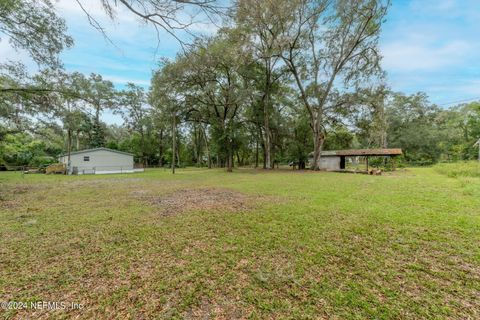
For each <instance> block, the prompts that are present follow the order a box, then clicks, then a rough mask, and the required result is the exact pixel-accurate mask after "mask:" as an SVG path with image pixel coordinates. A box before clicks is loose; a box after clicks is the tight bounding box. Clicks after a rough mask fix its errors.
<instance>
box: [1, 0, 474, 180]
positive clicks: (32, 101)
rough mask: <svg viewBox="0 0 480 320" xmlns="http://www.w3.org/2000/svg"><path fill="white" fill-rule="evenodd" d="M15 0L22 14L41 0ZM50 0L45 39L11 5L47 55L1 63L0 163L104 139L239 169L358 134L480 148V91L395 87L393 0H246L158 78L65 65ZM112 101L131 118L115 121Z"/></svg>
mask: <svg viewBox="0 0 480 320" xmlns="http://www.w3.org/2000/svg"><path fill="white" fill-rule="evenodd" d="M13 3H15V4H16V5H17V6H19V7H18V8H20V9H23V10H24V11H22V12H23V13H22V15H23V16H26V15H28V12H29V11H28V10H27V9H28V8H29V6H33V5H39V4H38V3H35V2H32V1H19V0H15V1H14V0H12V4H13ZM39 3H40V2H39ZM41 3H43V4H44V7H43V9H42V10H41V11H37V12H43V13H44V15H43V16H42V14H37V16H35V17H32V19H34V20H33V21H34V22H35V21H36V20H35V19H37V20H38V21H39V22H38V23H39V26H42V28H39V29H37V32H41V34H40V35H39V36H37V37H36V38H35V39H33V40H31V39H30V40H29V38H28V37H30V36H31V34H30V33H28V32H27V31H28V29H22V28H23V27H24V26H21V25H20V26H17V25H15V23H14V22H11V21H14V20H15V19H18V16H19V15H18V12H17V11H18V10H19V9H16V10H17V11H15V10H13V9H12V7H9V6H8V4H4V7H2V8H0V17H1V18H0V31H3V32H4V33H5V30H6V31H7V32H10V33H12V32H13V31H15V30H17V31H18V30H23V31H24V33H21V32H16V33H15V34H16V36H17V38H18V39H20V40H19V41H18V43H15V45H16V46H19V47H22V48H27V49H29V52H30V53H31V55H32V57H35V58H36V59H37V62H38V64H39V66H40V70H39V72H38V73H36V74H34V75H31V74H29V73H28V72H27V71H26V69H25V67H24V66H23V65H21V64H19V63H8V62H6V63H3V64H2V65H1V66H0V72H1V73H0V95H1V97H2V99H1V101H0V165H1V164H4V165H39V164H42V163H48V162H51V161H55V157H56V156H58V154H60V153H68V152H71V151H75V150H81V149H85V148H95V147H102V146H104V147H109V148H112V149H119V150H122V151H127V152H132V153H134V154H135V159H136V161H137V162H138V163H143V164H145V165H157V166H171V167H172V168H173V169H174V168H175V167H176V166H186V165H195V166H205V167H209V168H211V167H224V168H226V170H228V171H232V169H233V168H234V167H235V166H253V167H261V168H265V169H272V168H274V167H275V166H276V165H279V164H288V163H295V164H296V165H298V166H299V167H300V168H305V167H306V166H307V165H308V162H309V160H311V163H312V164H313V165H312V166H311V168H312V169H319V166H318V163H319V159H320V157H321V152H322V150H333V149H346V148H379V147H381V148H385V147H395V148H402V149H403V151H404V161H406V162H410V163H414V164H420V165H423V164H431V163H435V162H438V161H443V160H446V161H455V160H461V159H473V158H474V157H475V156H476V154H477V153H476V151H475V150H474V147H473V145H474V143H475V141H477V140H478V138H479V137H480V103H476V102H472V103H469V104H461V105H457V106H454V107H450V108H441V107H439V106H436V105H434V104H432V103H430V102H429V100H428V97H427V95H426V94H424V93H417V94H413V95H405V94H403V93H398V92H392V91H391V90H390V89H389V88H388V82H387V77H386V75H385V73H384V71H383V70H382V68H381V52H380V50H379V47H378V39H379V35H380V32H381V27H382V23H383V22H384V20H385V16H386V14H387V9H388V7H389V2H388V1H381V0H361V1H352V0H338V1H326V0H325V1H322V0H294V1H269V0H265V1H253V0H238V1H236V2H234V3H233V4H232V5H231V7H230V8H228V13H227V14H226V15H225V17H224V18H225V19H224V20H225V21H224V23H223V26H222V27H221V28H220V29H219V30H218V32H217V33H216V34H215V35H213V36H209V37H205V36H203V37H197V38H196V39H195V40H194V41H193V42H192V43H190V44H188V45H187V44H185V45H184V46H183V49H182V50H181V51H180V52H179V53H178V54H177V56H176V57H175V58H174V59H162V60H161V61H160V64H159V68H158V69H157V70H155V71H154V73H153V76H152V80H151V86H150V87H149V88H148V89H146V88H143V87H140V86H137V85H135V84H132V83H129V84H128V85H126V86H125V87H124V88H123V89H118V88H116V87H115V86H114V85H113V84H112V83H111V82H110V81H108V80H105V79H103V78H102V76H101V75H99V74H91V75H88V76H86V75H83V74H81V73H77V72H73V73H72V72H68V71H66V70H65V69H64V68H63V67H62V66H61V62H60V61H59V60H58V53H59V52H61V50H63V49H64V48H66V47H69V46H71V45H73V42H72V41H73V40H72V39H71V38H70V37H69V36H68V35H67V34H66V28H65V24H64V21H63V20H62V19H61V17H58V16H56V14H55V12H54V10H53V7H52V6H51V4H49V2H48V1H45V2H41ZM105 3H106V4H107V5H108V3H109V2H105ZM122 3H123V2H122ZM132 3H135V2H132ZM152 3H155V2H154V1H153V2H152ZM127 4H128V3H127ZM206 4H207V3H206ZM208 4H210V3H209V2H208ZM22 5H23V7H22ZM197 5H198V4H197ZM148 8H149V9H150V10H159V8H155V7H148ZM175 8H176V10H177V11H176V13H178V11H179V10H182V8H181V7H177V6H176V7H175ZM215 8H217V7H215V6H212V7H211V9H209V8H203V9H205V10H207V12H209V13H210V14H213V13H215V14H216V13H217V11H215V10H216V9H215ZM9 9H10V11H9ZM30 9H31V8H30ZM133 9H135V7H133ZM106 10H108V6H107V7H106ZM166 14H168V12H167V13H166ZM5 17H7V18H8V20H7V19H6V18H5ZM47 22H48V23H47ZM42 23H43V24H42ZM46 25H49V26H50V27H45V26H46ZM40 29H41V30H40ZM12 30H13V31H12ZM39 30H40V31H39ZM30 31H31V30H30ZM23 38H25V39H24V41H23V42H22V39H23ZM39 39H40V40H39ZM42 39H43V40H45V39H48V41H43V40H42ZM34 40H35V41H34ZM106 111H108V112H109V113H113V114H117V115H120V116H121V118H122V119H123V123H122V124H121V125H113V124H107V123H105V122H104V120H103V118H102V115H103V114H105V112H106Z"/></svg>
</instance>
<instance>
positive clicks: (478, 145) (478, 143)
mask: <svg viewBox="0 0 480 320" xmlns="http://www.w3.org/2000/svg"><path fill="white" fill-rule="evenodd" d="M473 146H474V147H478V161H480V139H478V140H477V142H475V144H474V145H473Z"/></svg>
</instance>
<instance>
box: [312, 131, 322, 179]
mask: <svg viewBox="0 0 480 320" xmlns="http://www.w3.org/2000/svg"><path fill="white" fill-rule="evenodd" d="M324 142H325V135H324V134H323V132H322V131H321V130H320V129H318V128H317V129H315V130H314V131H313V167H312V168H311V169H313V170H320V160H321V154H322V149H323V143H324Z"/></svg>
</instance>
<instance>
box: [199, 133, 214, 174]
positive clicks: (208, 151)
mask: <svg viewBox="0 0 480 320" xmlns="http://www.w3.org/2000/svg"><path fill="white" fill-rule="evenodd" d="M200 126H201V127H200V128H201V129H202V136H203V141H204V142H205V150H207V159H208V169H212V157H211V155H210V148H209V147H208V139H207V133H206V132H205V128H204V127H203V126H202V125H200Z"/></svg>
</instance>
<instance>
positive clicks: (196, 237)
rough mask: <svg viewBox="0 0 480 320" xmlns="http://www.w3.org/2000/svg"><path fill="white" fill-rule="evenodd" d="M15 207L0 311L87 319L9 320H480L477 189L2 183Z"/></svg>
mask: <svg viewBox="0 0 480 320" xmlns="http://www.w3.org/2000/svg"><path fill="white" fill-rule="evenodd" d="M193 189H201V190H207V191H208V192H204V193H205V194H207V195H209V196H212V195H213V194H214V193H216V194H223V195H224V197H223V198H221V199H220V198H219V199H220V200H218V199H217V198H215V197H214V198H213V200H212V199H206V200H205V203H200V204H198V208H197V204H196V202H195V201H196V200H195V199H193V198H194V196H189V195H195V194H197V195H198V194H200V195H202V194H203V193H201V192H200V193H199V192H197V193H195V192H192V193H189V192H190V191H192V190H193ZM194 191H195V190H194ZM202 192H203V191H202ZM175 195H180V196H175ZM0 199H1V200H0V238H1V246H0V301H21V302H23V301H26V302H30V301H56V302H67V303H70V302H75V303H80V304H82V306H83V307H82V308H81V309H80V310H68V311H67V310H55V311H51V310H50V311H48V310H32V309H27V310H3V311H2V310H0V312H3V313H4V315H5V316H6V318H25V317H28V318H49V317H54V318H70V317H78V318H97V319H99V318H100V319H102V318H105V319H112V318H118V319H125V318H132V319H151V318H186V319H197V318H202V319H204V318H207V319H208V318H215V319H218V318H220V319H237V318H253V319H260V318H262V319H265V318H275V319H281V318H282V319H283V318H290V319H304V318H331V319H365V318H375V319H419V318H435V319H439V318H454V319H467V318H471V319H473V318H479V317H480V178H478V177H475V176H473V177H457V178H452V177H449V176H448V175H446V174H442V172H441V171H438V170H436V169H435V168H425V169H409V170H406V171H397V172H396V173H394V174H390V175H383V176H367V175H360V174H357V175H354V174H342V173H325V172H319V173H313V172H298V171H295V172H292V171H273V172H265V171H261V170H258V171H255V170H247V169H240V170H236V171H235V172H234V173H231V174H228V173H226V172H224V171H223V170H216V169H213V170H207V169H201V170H200V169H180V170H178V172H177V174H175V175H171V174H170V173H169V172H168V171H164V170H162V169H159V170H149V171H147V172H145V173H138V174H124V175H108V176H98V175H97V176H46V175H25V176H22V175H21V174H19V173H0ZM172 199H173V200H172ZM239 199H240V200H239ZM217 200H218V201H219V202H221V205H219V206H218V207H216V203H215V202H216V201H217ZM182 201H184V204H185V205H184V206H183V205H182ZM229 201H231V203H236V204H238V206H235V207H229ZM189 202H193V203H194V205H188V203H189ZM237 202H238V203H237ZM165 206H167V207H168V210H166V209H165V208H166V207H165ZM237 207H238V208H239V209H238V208H237ZM232 208H233V209H232ZM237 209H238V210H237Z"/></svg>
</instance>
